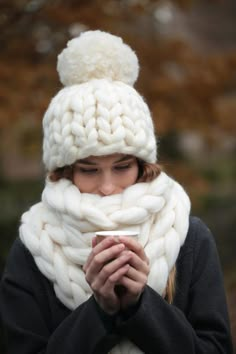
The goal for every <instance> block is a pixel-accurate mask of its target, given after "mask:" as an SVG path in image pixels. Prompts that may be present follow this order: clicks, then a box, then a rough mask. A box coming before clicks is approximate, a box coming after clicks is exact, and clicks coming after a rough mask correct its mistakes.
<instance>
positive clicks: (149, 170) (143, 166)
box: [49, 159, 176, 304]
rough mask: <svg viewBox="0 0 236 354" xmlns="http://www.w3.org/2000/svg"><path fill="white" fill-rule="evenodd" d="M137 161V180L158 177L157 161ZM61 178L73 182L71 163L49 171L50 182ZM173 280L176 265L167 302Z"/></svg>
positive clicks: (166, 295) (170, 300)
mask: <svg viewBox="0 0 236 354" xmlns="http://www.w3.org/2000/svg"><path fill="white" fill-rule="evenodd" d="M137 161H138V166H139V174H138V179H137V182H151V181H153V180H154V179H155V178H156V177H158V176H159V174H160V173H161V171H162V167H161V166H160V165H159V164H157V163H148V162H145V161H142V160H139V159H137ZM61 178H67V179H69V180H71V181H72V182H73V165H71V166H64V167H60V168H57V169H56V170H55V171H52V172H50V173H49V179H50V180H51V181H52V182H56V181H59V180H60V179H61ZM175 281H176V266H174V267H173V268H172V270H171V271H170V273H169V277H168V281H167V285H166V289H165V292H164V295H163V296H164V298H165V299H166V301H167V302H168V303H169V304H171V303H173V299H174V294H175Z"/></svg>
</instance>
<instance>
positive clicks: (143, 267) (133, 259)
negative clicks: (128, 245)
mask: <svg viewBox="0 0 236 354" xmlns="http://www.w3.org/2000/svg"><path fill="white" fill-rule="evenodd" d="M130 254H131V256H130V260H129V264H130V265H131V266H132V267H133V268H135V269H136V270H137V271H139V272H142V273H144V274H146V275H147V274H149V271H150V268H149V265H148V264H147V263H146V261H144V260H142V259H141V258H140V257H139V256H138V255H137V254H136V253H134V252H132V251H130Z"/></svg>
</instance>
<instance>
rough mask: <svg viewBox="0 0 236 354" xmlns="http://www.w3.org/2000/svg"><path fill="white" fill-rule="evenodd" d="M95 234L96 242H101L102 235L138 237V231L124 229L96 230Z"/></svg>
mask: <svg viewBox="0 0 236 354" xmlns="http://www.w3.org/2000/svg"><path fill="white" fill-rule="evenodd" d="M95 234H96V239H97V243H99V242H101V241H102V240H104V237H109V236H110V237H111V236H113V237H119V236H125V237H138V231H125V230H114V231H98V232H96V233H95Z"/></svg>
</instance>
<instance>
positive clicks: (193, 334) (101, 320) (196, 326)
mask: <svg viewBox="0 0 236 354" xmlns="http://www.w3.org/2000/svg"><path fill="white" fill-rule="evenodd" d="M0 295H1V298H0V299H1V302H0V303H1V315H2V318H3V321H4V324H5V326H6V329H7V334H8V348H9V349H8V353H9V354H39V353H41V354H42V353H47V354H91V353H98V354H103V353H108V352H109V350H111V348H112V347H113V346H114V345H116V344H117V343H118V342H119V341H120V339H121V338H128V339H129V340H130V341H132V342H133V343H135V344H136V346H138V347H139V348H140V350H141V351H143V352H145V353H147V354H151V353H153V354H176V353H177V354H223V353H224V354H226V353H227V354H231V353H232V344H231V336H230V328H229V320H228V313H227V306H226V299H225V292H224V286H223V278H222V272H221V269H220V265H219V259H218V255H217V251H216V247H215V243H214V240H213V237H212V235H211V233H210V232H209V230H208V229H207V227H206V226H205V225H204V224H203V223H202V222H201V221H200V220H199V219H197V218H191V219H190V226H189V231H188V235H187V238H186V241H185V244H184V245H183V247H182V248H181V251H180V254H179V257H178V260H177V279H176V294H175V298H174V303H173V304H172V305H169V304H168V303H167V302H166V301H165V300H164V299H163V298H162V297H161V296H159V295H158V294H157V293H156V292H155V291H153V290H152V289H151V288H150V287H148V286H146V288H145V291H144V293H143V295H142V297H141V299H140V301H139V304H138V305H137V306H136V307H135V308H132V309H130V310H129V311H128V312H126V313H120V314H119V315H117V316H107V315H105V314H104V313H103V312H102V311H101V310H100V309H99V307H98V305H97V304H96V301H95V300H94V298H93V296H91V297H90V298H89V300H88V301H86V302H85V303H83V304H82V305H81V306H79V307H78V308H77V309H75V310H74V311H70V310H69V309H68V308H66V307H65V306H64V305H63V304H62V303H61V302H60V301H59V300H58V299H57V298H56V296H55V293H54V289H53V285H52V284H51V282H50V281H49V280H48V279H47V278H45V277H44V275H42V274H41V272H40V271H39V270H38V268H37V266H36V265H35V262H34V260H33V258H32V256H31V254H30V253H29V251H28V250H27V249H26V248H25V247H24V245H23V244H22V243H21V241H20V240H19V239H17V240H16V241H15V243H14V244H13V247H12V249H11V252H10V254H9V257H8V261H7V264H6V268H5V272H4V274H3V278H2V283H1V292H0Z"/></svg>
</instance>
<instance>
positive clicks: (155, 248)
mask: <svg viewBox="0 0 236 354" xmlns="http://www.w3.org/2000/svg"><path fill="white" fill-rule="evenodd" d="M189 212H190V202H189V198H188V196H187V194H186V193H185V191H184V190H183V188H182V187H181V186H180V185H179V184H178V183H177V182H175V181H174V180H173V179H171V178H170V177H168V176H167V175H166V174H165V173H163V172H162V173H161V174H160V175H159V176H158V177H157V178H156V179H155V180H153V181H152V182H148V183H137V184H135V185H132V186H130V187H128V188H127V189H125V190H124V192H123V193H121V194H117V195H112V196H107V197H100V196H98V195H93V194H83V193H80V191H79V190H78V188H77V187H76V186H75V185H73V184H72V183H71V182H70V181H69V180H65V179H62V180H60V181H58V182H57V183H53V182H49V181H47V183H46V186H45V189H44V191H43V194H42V201H41V202H40V203H38V204H36V205H34V206H33V207H31V209H30V210H29V211H27V212H26V213H24V214H23V216H22V224H21V226H20V238H21V240H22V242H23V243H24V244H25V246H26V247H27V248H28V249H29V251H30V252H31V254H32V256H33V257H34V259H35V262H36V264H37V266H38V268H39V270H40V271H41V272H42V273H43V274H44V275H45V276H46V277H47V278H48V279H50V280H51V281H52V282H53V285H54V290H55V293H56V296H57V297H58V298H59V300H60V301H61V302H62V303H63V304H64V305H65V306H67V307H68V308H70V309H71V310H73V309H75V308H76V307H77V306H79V305H80V304H81V303H83V302H84V301H86V300H87V299H88V297H90V296H91V294H92V291H91V288H90V287H89V285H88V284H87V282H86V280H85V276H84V272H83V270H82V266H83V265H84V263H85V262H86V259H87V257H88V255H89V253H90V252H91V239H92V237H94V232H95V231H98V230H117V229H120V230H135V231H139V239H138V241H139V242H140V243H141V244H142V246H143V247H144V250H145V252H146V255H147V256H148V258H149V261H150V274H149V277H148V284H149V285H150V286H151V287H152V288H153V289H154V290H155V291H156V292H158V293H159V294H160V295H162V294H163V293H164V291H165V287H166V284H167V279H168V275H169V272H170V271H171V269H172V267H173V266H174V264H175V262H176V259H177V257H178V254H179V250H180V247H181V245H182V244H183V243H184V241H185V238H186V235H187V230H188V222H189ZM118 347H119V348H118ZM118 347H116V348H114V349H113V350H112V352H111V353H112V354H114V353H125V354H127V353H141V352H140V350H139V349H138V348H136V347H134V345H133V344H132V343H128V342H127V341H125V342H124V343H122V344H121V345H120V346H118ZM121 348H123V349H121ZM128 348H130V349H128Z"/></svg>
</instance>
